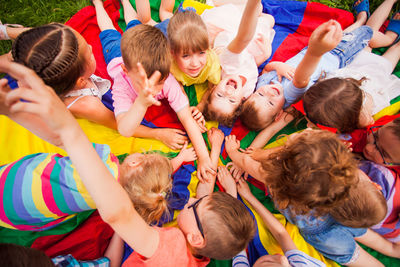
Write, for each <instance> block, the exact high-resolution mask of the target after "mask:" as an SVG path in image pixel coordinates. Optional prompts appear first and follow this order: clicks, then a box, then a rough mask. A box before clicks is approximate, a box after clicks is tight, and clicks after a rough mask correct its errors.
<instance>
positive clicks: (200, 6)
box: [182, 0, 213, 15]
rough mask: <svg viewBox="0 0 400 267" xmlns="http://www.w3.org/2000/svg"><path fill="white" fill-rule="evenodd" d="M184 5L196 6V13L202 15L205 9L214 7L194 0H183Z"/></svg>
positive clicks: (185, 6)
mask: <svg viewBox="0 0 400 267" xmlns="http://www.w3.org/2000/svg"><path fill="white" fill-rule="evenodd" d="M182 6H183V7H184V8H187V7H194V8H195V9H196V13H197V14H199V15H201V14H202V13H203V12H204V10H206V9H211V8H213V7H212V6H209V5H206V4H202V3H200V2H197V1H194V0H185V1H183V4H182Z"/></svg>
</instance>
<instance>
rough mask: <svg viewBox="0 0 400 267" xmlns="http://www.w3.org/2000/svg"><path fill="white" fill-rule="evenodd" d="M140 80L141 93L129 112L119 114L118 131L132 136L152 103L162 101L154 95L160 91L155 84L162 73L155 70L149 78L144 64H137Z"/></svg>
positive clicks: (157, 103)
mask: <svg viewBox="0 0 400 267" xmlns="http://www.w3.org/2000/svg"><path fill="white" fill-rule="evenodd" d="M137 68H138V72H139V76H140V80H139V81H136V83H135V86H137V88H138V91H139V95H138V97H137V98H136V99H135V102H133V104H132V106H131V107H130V108H129V110H128V111H127V112H124V113H121V114H119V115H117V126H118V132H119V133H120V134H121V135H123V136H126V137H131V136H132V135H133V133H134V132H135V130H136V129H137V127H138V126H139V125H140V123H141V121H142V119H143V117H144V115H145V113H146V111H147V108H148V107H149V106H151V105H156V106H159V105H161V103H160V102H159V101H157V100H156V99H155V98H154V96H155V95H156V94H157V93H158V92H157V91H156V90H155V89H154V86H155V85H156V84H158V82H159V81H160V78H161V73H160V72H159V71H155V72H154V73H153V74H152V75H151V77H150V78H149V79H148V78H147V74H146V71H145V70H144V68H143V66H142V64H140V63H138V64H137Z"/></svg>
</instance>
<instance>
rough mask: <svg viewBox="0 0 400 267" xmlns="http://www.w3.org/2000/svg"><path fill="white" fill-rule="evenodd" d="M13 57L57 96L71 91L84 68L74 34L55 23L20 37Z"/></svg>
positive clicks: (65, 27) (36, 28)
mask: <svg viewBox="0 0 400 267" xmlns="http://www.w3.org/2000/svg"><path fill="white" fill-rule="evenodd" d="M12 56H13V59H14V61H15V62H18V63H21V64H23V65H25V66H27V67H28V68H31V69H33V70H34V71H35V72H36V73H37V74H38V76H39V77H40V78H42V79H43V81H44V82H45V83H46V84H47V85H49V86H50V87H52V88H53V89H54V90H55V92H56V93H57V95H59V96H63V95H65V94H66V93H68V92H69V91H71V90H72V89H73V88H74V86H75V84H76V81H77V80H78V78H79V77H80V76H81V75H82V73H83V71H84V65H85V64H84V55H83V54H82V53H79V47H78V40H77V38H76V36H75V34H74V32H73V30H72V29H71V28H69V27H68V26H65V25H63V24H58V23H52V24H48V25H43V26H39V27H35V28H32V29H30V30H27V31H25V32H23V33H21V34H20V35H19V36H18V37H17V38H16V40H15V42H14V43H13V45H12Z"/></svg>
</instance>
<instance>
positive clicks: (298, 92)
mask: <svg viewBox="0 0 400 267" xmlns="http://www.w3.org/2000/svg"><path fill="white" fill-rule="evenodd" d="M283 80H287V79H286V78H284V79H283ZM287 81H288V82H287V84H286V85H283V86H284V87H283V88H284V90H283V94H284V96H285V105H284V106H283V108H284V109H285V108H287V107H289V106H290V105H291V104H293V103H295V102H296V101H297V100H298V99H299V98H301V97H302V96H303V95H304V93H305V92H306V91H307V88H308V86H306V87H304V88H297V87H296V86H294V85H293V82H292V81H289V80H287Z"/></svg>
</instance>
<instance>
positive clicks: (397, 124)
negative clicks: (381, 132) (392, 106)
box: [388, 117, 400, 140]
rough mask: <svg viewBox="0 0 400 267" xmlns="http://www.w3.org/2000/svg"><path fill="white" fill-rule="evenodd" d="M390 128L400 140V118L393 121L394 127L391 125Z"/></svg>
mask: <svg viewBox="0 0 400 267" xmlns="http://www.w3.org/2000/svg"><path fill="white" fill-rule="evenodd" d="M388 128H389V129H390V130H392V133H393V134H394V135H395V136H396V137H397V139H398V140H400V117H398V118H396V119H394V120H393V125H389V126H388Z"/></svg>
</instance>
